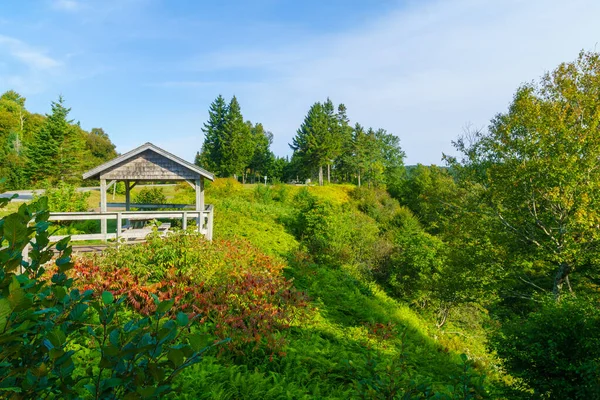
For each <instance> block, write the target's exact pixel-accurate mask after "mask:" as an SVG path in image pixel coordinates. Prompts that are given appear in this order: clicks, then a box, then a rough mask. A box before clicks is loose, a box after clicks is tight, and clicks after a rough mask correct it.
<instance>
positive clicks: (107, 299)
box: [102, 291, 115, 305]
mask: <svg viewBox="0 0 600 400" xmlns="http://www.w3.org/2000/svg"><path fill="white" fill-rule="evenodd" d="M114 301H115V297H114V296H113V294H112V293H111V292H106V291H105V292H103V293H102V302H103V303H104V304H105V305H109V304H112V303H113V302H114Z"/></svg>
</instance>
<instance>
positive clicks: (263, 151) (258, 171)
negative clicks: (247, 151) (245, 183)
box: [248, 122, 275, 177]
mask: <svg viewBox="0 0 600 400" xmlns="http://www.w3.org/2000/svg"><path fill="white" fill-rule="evenodd" d="M248 124H249V125H248V126H249V127H250V132H251V134H252V141H253V143H254V152H253V155H252V159H251V160H250V165H249V169H250V170H251V171H252V174H254V175H255V176H256V175H258V176H259V177H262V176H264V175H265V174H266V173H267V169H268V168H269V166H270V165H271V163H273V162H274V161H275V156H274V155H273V153H272V152H271V150H270V147H271V144H272V143H273V134H272V133H271V132H269V131H265V129H264V127H263V125H262V124H261V123H258V124H256V125H254V126H252V124H251V123H250V122H248Z"/></svg>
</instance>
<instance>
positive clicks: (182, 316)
mask: <svg viewBox="0 0 600 400" xmlns="http://www.w3.org/2000/svg"><path fill="white" fill-rule="evenodd" d="M188 322H189V318H188V316H187V314H186V313H183V312H180V313H178V314H177V324H179V326H186V325H187V324H188Z"/></svg>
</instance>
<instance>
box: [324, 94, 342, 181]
mask: <svg viewBox="0 0 600 400" xmlns="http://www.w3.org/2000/svg"><path fill="white" fill-rule="evenodd" d="M323 111H324V112H325V118H326V122H327V132H326V137H325V138H324V141H325V147H326V150H325V152H326V154H325V162H326V164H327V183H331V165H332V164H333V163H334V162H335V159H336V158H337V157H338V155H339V154H340V152H341V151H342V135H341V133H342V131H341V127H340V124H339V121H338V116H337V114H336V112H335V107H334V105H333V102H332V101H331V100H330V99H329V98H327V101H325V103H323Z"/></svg>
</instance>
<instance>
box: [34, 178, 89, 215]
mask: <svg viewBox="0 0 600 400" xmlns="http://www.w3.org/2000/svg"><path fill="white" fill-rule="evenodd" d="M44 196H45V197H46V198H47V199H48V209H49V210H50V211H54V212H82V211H87V210H88V203H87V201H88V198H89V197H90V192H79V191H77V188H76V187H75V186H73V185H70V184H68V183H65V182H60V183H59V184H58V186H55V187H51V186H47V187H46V188H45V193H44ZM33 199H34V201H35V200H39V199H40V196H38V195H34V196H33Z"/></svg>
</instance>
